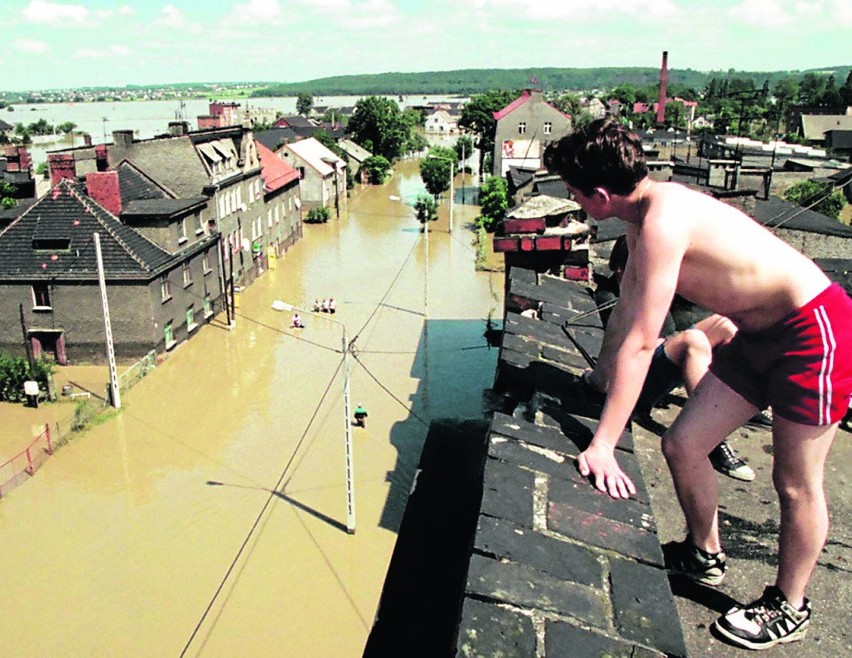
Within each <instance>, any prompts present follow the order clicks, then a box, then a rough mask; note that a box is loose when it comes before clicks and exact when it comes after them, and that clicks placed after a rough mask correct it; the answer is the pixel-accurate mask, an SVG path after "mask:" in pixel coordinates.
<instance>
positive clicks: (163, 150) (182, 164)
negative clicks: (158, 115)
mask: <svg viewBox="0 0 852 658" xmlns="http://www.w3.org/2000/svg"><path fill="white" fill-rule="evenodd" d="M126 160H127V161H130V162H132V163H133V164H134V165H135V166H136V167H137V169H138V170H139V171H144V172H147V174H148V176H149V177H150V178H151V179H152V180H153V181H155V182H156V183H157V185H159V186H160V187H161V188H163V189H165V190H168V191H169V192H171V193H173V195H174V196H190V197H191V196H195V195H197V194H200V193H201V192H202V190H203V189H204V188H205V187H206V186H208V185H209V184H210V176H209V175H208V174H207V171H206V169H205V168H204V164H203V163H202V161H201V158H200V156H199V155H198V153H197V152H196V150H195V145H194V143H193V140H192V139H191V138H190V137H189V136H187V135H181V136H177V137H160V138H156V139H148V140H142V141H138V142H133V144H131V145H129V146H124V145H122V144H116V143H113V144H110V145H109V164H110V168H112V169H115V168H116V167H117V166H118V165H119V164H120V163H121V162H124V161H126Z"/></svg>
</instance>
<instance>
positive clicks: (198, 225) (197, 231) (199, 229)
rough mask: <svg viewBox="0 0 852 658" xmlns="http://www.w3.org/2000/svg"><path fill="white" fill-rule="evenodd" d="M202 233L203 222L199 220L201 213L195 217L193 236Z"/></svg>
mask: <svg viewBox="0 0 852 658" xmlns="http://www.w3.org/2000/svg"><path fill="white" fill-rule="evenodd" d="M202 233H204V220H202V219H201V213H198V214H197V215H196V216H195V235H201V234H202Z"/></svg>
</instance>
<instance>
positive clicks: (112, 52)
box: [74, 44, 133, 59]
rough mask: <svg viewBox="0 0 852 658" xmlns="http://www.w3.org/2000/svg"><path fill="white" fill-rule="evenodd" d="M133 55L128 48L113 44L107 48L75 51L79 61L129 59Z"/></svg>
mask: <svg viewBox="0 0 852 658" xmlns="http://www.w3.org/2000/svg"><path fill="white" fill-rule="evenodd" d="M132 54H133V51H132V50H130V48H128V47H127V46H123V45H121V44H112V45H110V46H107V47H106V48H78V49H77V50H76V51H74V57H76V58H77V59H104V58H116V57H121V58H127V57H130V56H131V55H132Z"/></svg>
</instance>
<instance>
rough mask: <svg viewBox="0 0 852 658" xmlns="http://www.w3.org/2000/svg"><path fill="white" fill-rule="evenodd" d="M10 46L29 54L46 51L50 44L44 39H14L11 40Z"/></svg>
mask: <svg viewBox="0 0 852 658" xmlns="http://www.w3.org/2000/svg"><path fill="white" fill-rule="evenodd" d="M12 48H13V49H14V50H18V51H20V52H23V53H31V54H39V53H46V52H47V51H48V50H50V46H49V45H47V44H46V43H45V42H44V41H36V40H35V39H15V40H14V41H13V42H12Z"/></svg>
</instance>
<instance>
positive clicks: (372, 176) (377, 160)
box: [361, 155, 391, 185]
mask: <svg viewBox="0 0 852 658" xmlns="http://www.w3.org/2000/svg"><path fill="white" fill-rule="evenodd" d="M361 168H362V169H364V171H366V172H367V179H368V180H369V181H370V183H372V184H373V185H381V184H382V183H384V182H385V178H387V175H388V172H389V171H390V169H391V163H390V162H388V159H387V158H385V157H384V156H381V155H371V156H370V157H369V158H367V159H366V160H364V162H362V163H361Z"/></svg>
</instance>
